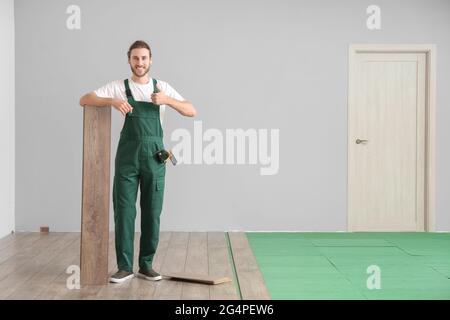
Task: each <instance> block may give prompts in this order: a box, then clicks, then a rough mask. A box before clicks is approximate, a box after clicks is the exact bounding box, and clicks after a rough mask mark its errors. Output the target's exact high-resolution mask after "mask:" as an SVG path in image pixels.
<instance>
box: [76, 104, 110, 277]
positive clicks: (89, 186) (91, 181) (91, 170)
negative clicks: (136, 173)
mask: <svg viewBox="0 0 450 320" xmlns="http://www.w3.org/2000/svg"><path fill="white" fill-rule="evenodd" d="M83 114H84V120H83V181H82V218H81V261H80V266H81V284H82V285H102V284H103V285H105V284H107V283H108V233H109V206H110V201H109V194H110V188H109V183H110V177H109V174H110V170H109V165H110V149H111V108H109V107H93V106H85V107H84V111H83Z"/></svg>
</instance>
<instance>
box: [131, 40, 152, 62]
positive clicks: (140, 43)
mask: <svg viewBox="0 0 450 320" xmlns="http://www.w3.org/2000/svg"><path fill="white" fill-rule="evenodd" d="M139 48H145V49H148V51H149V52H150V58H151V57H152V50H150V46H149V45H148V44H147V42H145V41H143V40H137V41H135V42H133V44H132V45H131V46H130V49H128V59H130V56H131V50H133V49H139Z"/></svg>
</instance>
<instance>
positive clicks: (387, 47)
mask: <svg viewBox="0 0 450 320" xmlns="http://www.w3.org/2000/svg"><path fill="white" fill-rule="evenodd" d="M358 53H425V54H426V71H425V73H426V79H425V91H426V92H425V179H424V183H425V186H424V187H425V188H424V190H425V194H424V210H425V212H424V224H425V226H424V227H425V228H424V229H425V231H435V211H436V187H435V185H436V45H435V44H350V46H349V51H348V91H347V94H348V100H347V230H348V231H350V232H351V231H355V230H352V229H351V224H350V221H351V220H352V218H353V217H352V213H351V212H350V210H349V205H348V204H349V203H350V188H349V186H350V183H351V182H352V181H351V179H352V177H351V175H350V172H351V171H350V166H349V163H350V161H349V151H350V143H351V142H353V137H350V117H349V115H350V114H351V112H352V110H351V107H352V106H351V104H350V93H351V91H350V90H351V88H353V77H354V76H353V75H354V62H355V58H356V55H357V54H358ZM350 138H351V139H352V141H350Z"/></svg>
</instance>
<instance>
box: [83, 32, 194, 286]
mask: <svg viewBox="0 0 450 320" xmlns="http://www.w3.org/2000/svg"><path fill="white" fill-rule="evenodd" d="M128 63H129V65H130V67H131V71H132V76H131V78H130V79H126V80H124V81H113V82H110V83H108V84H106V85H105V86H103V87H101V88H99V89H97V90H95V91H94V92H90V93H88V94H86V95H84V96H83V97H81V99H80V105H81V106H86V105H92V106H100V107H107V106H112V107H114V108H115V109H117V110H118V111H120V112H121V113H122V115H124V116H125V122H124V125H123V128H122V130H121V132H120V140H119V145H118V148H117V154H116V159H115V175H114V186H113V204H114V222H115V235H116V242H115V244H116V255H117V267H118V271H117V273H115V274H114V275H112V276H111V278H110V281H111V282H113V283H121V282H124V281H126V280H128V279H131V278H133V277H134V273H133V252H134V248H133V247H134V246H133V244H134V224H135V218H136V197H137V189H138V186H139V185H140V190H141V199H140V205H141V238H140V245H139V272H138V276H139V277H141V278H144V279H147V280H160V279H161V275H160V274H159V273H158V272H156V271H155V270H153V268H152V261H153V257H154V255H155V252H156V248H157V246H158V241H159V223H160V215H161V210H162V203H163V196H164V184H165V183H164V181H165V173H166V167H165V161H164V159H159V158H158V157H156V154H157V153H158V152H159V151H162V150H164V144H163V130H162V126H161V124H162V120H163V116H164V112H165V109H166V106H169V107H171V108H173V109H175V110H176V111H178V112H179V113H180V114H182V115H184V116H187V117H193V116H195V114H196V110H195V108H194V106H193V105H192V103H190V102H189V101H186V100H185V99H184V98H183V97H182V96H181V95H180V94H179V93H178V92H177V91H176V90H175V89H173V88H172V87H171V86H170V85H169V84H168V83H167V82H164V81H161V80H156V79H152V78H150V77H149V70H150V66H151V64H152V53H151V50H150V47H149V45H148V44H147V43H145V42H144V41H136V42H134V43H133V44H132V45H131V47H130V48H129V50H128ZM165 154H166V153H165Z"/></svg>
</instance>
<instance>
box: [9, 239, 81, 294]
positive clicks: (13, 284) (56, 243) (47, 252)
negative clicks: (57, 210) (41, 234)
mask: <svg viewBox="0 0 450 320" xmlns="http://www.w3.org/2000/svg"><path fill="white" fill-rule="evenodd" d="M44 239H45V241H44ZM74 239H75V238H74V235H73V234H65V233H50V234H48V235H47V236H45V238H43V239H42V241H40V242H39V246H37V245H35V246H34V247H35V248H34V250H33V252H32V253H31V252H29V253H28V255H25V256H21V257H20V258H17V259H21V258H24V259H23V260H22V264H21V266H19V267H18V268H17V269H15V270H14V272H12V273H11V274H9V275H8V276H7V277H6V278H4V279H2V280H1V281H0V299H5V298H6V297H8V296H9V295H10V294H12V293H13V292H14V291H15V290H16V289H17V288H20V287H21V286H22V285H23V284H24V283H25V282H27V281H29V279H31V278H32V277H33V276H34V275H35V274H36V273H38V272H39V271H40V270H42V269H43V268H46V267H47V265H48V263H49V261H50V260H51V259H53V258H54V257H55V256H56V255H58V253H59V252H60V251H61V250H63V249H64V248H65V247H67V245H68V243H69V242H72V241H73V240H74ZM17 257H18V256H17Z"/></svg>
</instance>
